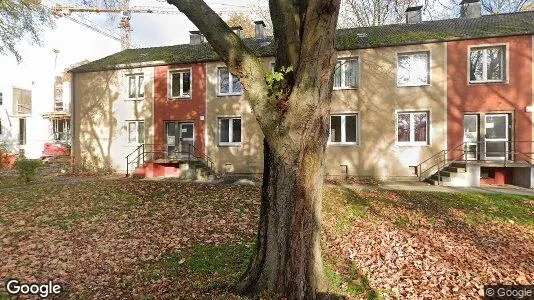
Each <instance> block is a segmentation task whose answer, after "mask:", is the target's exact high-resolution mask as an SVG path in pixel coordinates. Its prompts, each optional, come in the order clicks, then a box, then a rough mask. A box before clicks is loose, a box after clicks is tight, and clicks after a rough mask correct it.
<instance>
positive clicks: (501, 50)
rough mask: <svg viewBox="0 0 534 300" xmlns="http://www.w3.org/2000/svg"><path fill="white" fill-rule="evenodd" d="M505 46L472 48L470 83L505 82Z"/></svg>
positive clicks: (470, 52) (470, 55) (470, 54)
mask: <svg viewBox="0 0 534 300" xmlns="http://www.w3.org/2000/svg"><path fill="white" fill-rule="evenodd" d="M505 55H506V48H505V46H497V47H483V48H471V49H470V51H469V82H472V83H479V82H502V81H505V73H506V72H505Z"/></svg>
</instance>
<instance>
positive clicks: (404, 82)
mask: <svg viewBox="0 0 534 300" xmlns="http://www.w3.org/2000/svg"><path fill="white" fill-rule="evenodd" d="M429 56H430V53H429V52H415V53H402V54H399V55H398V57H397V85H398V86H420V85H426V84H430V64H429Z"/></svg>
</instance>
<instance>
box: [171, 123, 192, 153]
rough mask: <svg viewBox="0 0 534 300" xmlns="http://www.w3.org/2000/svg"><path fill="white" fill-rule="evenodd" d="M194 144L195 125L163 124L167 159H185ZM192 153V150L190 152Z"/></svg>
mask: <svg viewBox="0 0 534 300" xmlns="http://www.w3.org/2000/svg"><path fill="white" fill-rule="evenodd" d="M194 143H195V124H194V123H191V122H165V150H166V151H167V157H175V158H179V159H183V158H187V157H188V154H189V151H190V149H189V148H190V147H189V145H192V146H194ZM191 151H192V150H191Z"/></svg>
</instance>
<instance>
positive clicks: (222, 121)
mask: <svg viewBox="0 0 534 300" xmlns="http://www.w3.org/2000/svg"><path fill="white" fill-rule="evenodd" d="M219 145H222V146H239V145H241V118H219Z"/></svg>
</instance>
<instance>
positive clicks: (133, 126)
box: [128, 121, 145, 144]
mask: <svg viewBox="0 0 534 300" xmlns="http://www.w3.org/2000/svg"><path fill="white" fill-rule="evenodd" d="M144 142H145V122H143V121H128V143H129V144H142V143H144Z"/></svg>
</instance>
